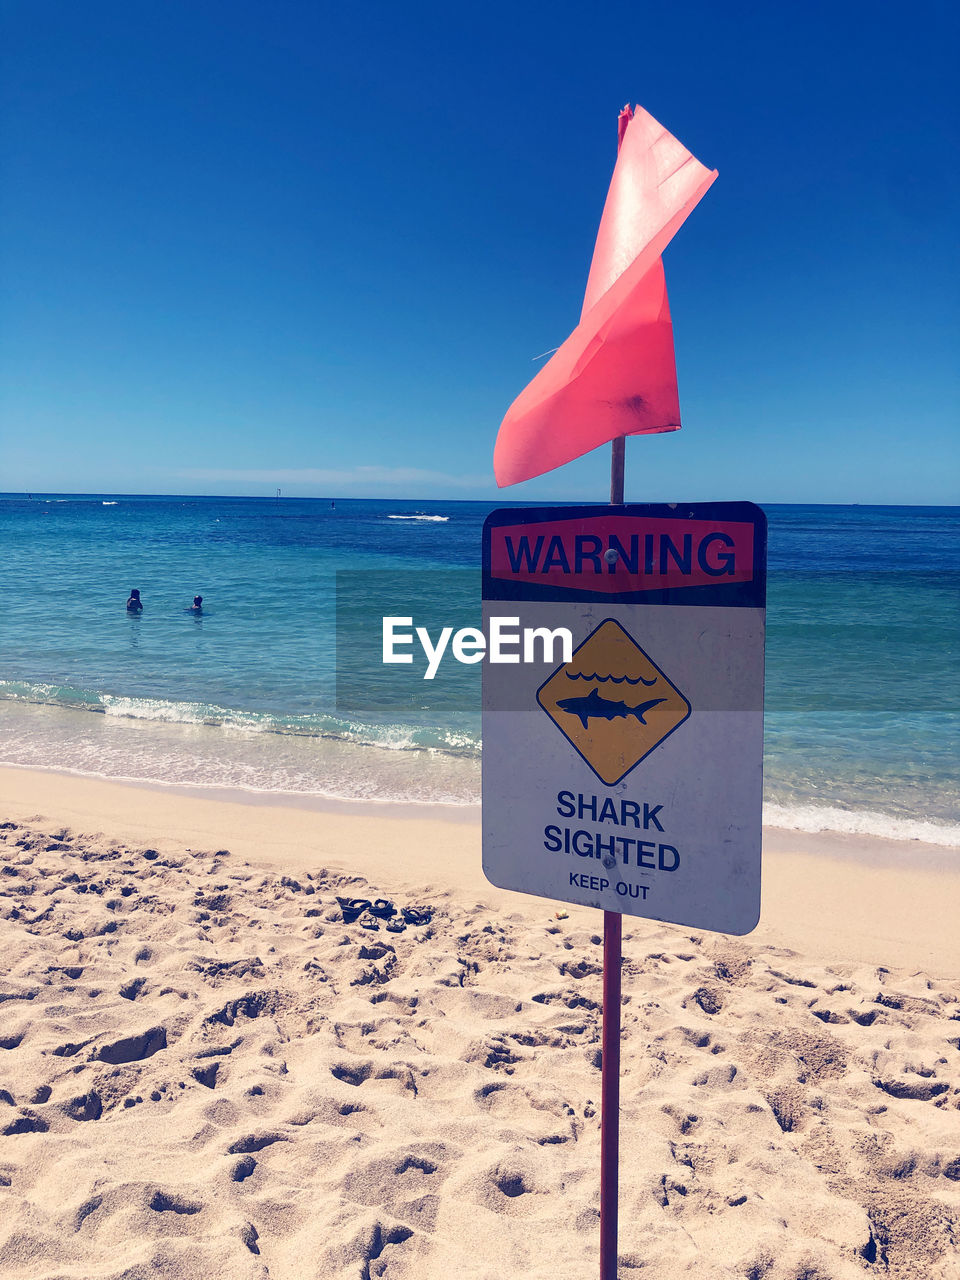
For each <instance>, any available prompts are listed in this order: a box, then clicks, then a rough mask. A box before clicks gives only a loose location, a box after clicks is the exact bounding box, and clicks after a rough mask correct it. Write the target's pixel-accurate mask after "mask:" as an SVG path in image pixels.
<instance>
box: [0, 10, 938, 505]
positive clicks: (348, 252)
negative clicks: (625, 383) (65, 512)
mask: <svg viewBox="0 0 960 1280" xmlns="http://www.w3.org/2000/svg"><path fill="white" fill-rule="evenodd" d="M956 13H957V10H956V6H952V5H948V4H946V3H943V4H940V3H930V2H929V0H919V3H914V4H913V5H911V6H910V7H909V8H908V9H905V8H904V7H903V5H901V4H897V5H894V4H889V3H871V4H867V3H860V2H858V0H853V2H849V3H843V4H836V3H830V4H826V3H819V2H814V3H805V4H802V5H800V4H795V5H791V4H787V5H757V4H749V5H746V4H736V3H734V4H729V3H728V4H724V5H717V4H715V3H709V4H708V3H702V4H695V3H686V4H684V3H677V4H672V5H667V4H658V5H655V6H654V5H650V4H643V3H636V2H634V3H630V4H617V3H611V4H606V5H596V4H594V5H587V4H577V5H573V4H563V3H558V2H557V0H554V2H553V3H549V4H541V3H516V0H515V2H514V3H499V0H495V2H493V3H485V4H483V5H470V6H467V5H451V4H449V3H445V4H439V3H438V4H430V5H426V4H417V3H408V4H404V5H399V4H397V3H396V2H395V0H393V2H392V3H389V4H382V3H377V2H375V0H368V2H367V3H364V4H363V5H343V4H336V5H334V4H332V3H293V2H290V0H273V2H272V3H269V4H268V3H266V2H263V3H255V4H254V3H245V2H244V0H230V2H229V3H226V2H221V0H204V2H203V3H200V4H197V3H195V0H190V2H189V3H184V2H183V0H164V3H162V4H159V3H157V4H136V5H131V4H130V3H129V2H128V0H124V2H123V3H119V2H118V3H104V2H102V0H87V3H84V4H82V5H78V4H75V3H73V2H72V0H71V2H69V3H68V2H65V0H46V2H44V3H39V4H28V3H24V2H23V0H19V2H13V0H4V2H3V3H2V4H0V15H2V26H0V47H2V49H3V53H2V55H0V56H2V65H0V82H2V89H0V93H2V118H0V164H2V169H3V172H4V181H3V192H2V195H0V271H2V281H0V286H2V288H0V415H2V417H0V488H2V489H5V490H8V491H9V490H21V489H24V490H35V491H68V492H70V491H73V492H79V491H121V492H141V493H164V492H165V493H234V494H259V493H264V494H267V493H272V492H273V491H274V489H275V488H276V486H278V485H280V486H281V487H282V488H283V490H284V492H285V493H289V494H291V495H293V494H317V495H329V494H333V495H336V496H348V495H352V496H370V497H377V496H398V497H410V498H417V497H424V498H426V497H460V498H471V497H490V496H493V495H494V494H495V493H496V489H495V486H494V482H493V477H492V468H491V459H492V451H493V443H494V439H495V436H496V430H497V427H498V425H499V422H500V419H501V418H502V416H503V413H504V412H505V410H506V408H507V406H508V405H509V403H510V402H511V401H512V399H513V398H514V396H515V395H516V394H517V393H518V392H519V391H520V390H521V388H522V387H523V386H524V384H525V383H526V382H527V381H528V380H529V379H530V377H532V376H533V374H534V373H535V371H536V369H537V368H538V367H539V366H538V364H537V363H536V361H535V357H536V356H538V355H539V354H540V353H542V352H544V351H546V350H548V349H550V348H553V347H555V346H557V345H558V344H559V343H560V342H561V341H562V340H563V339H564V338H565V337H566V335H567V333H568V332H569V331H570V330H571V329H572V327H573V326H574V324H575V323H576V320H577V318H578V315H579V308H580V302H581V299H582V294H583V287H584V284H585V281H586V274H587V269H588V266H589V261H590V255H591V252H592V248H593V240H594V236H595V233H596V228H597V223H598V221H599V216H600V212H601V209H602V206H603V200H604V196H605V194H606V188H607V184H608V181H609V177H610V172H611V168H612V165H613V160H614V157H615V150H616V117H617V112H618V110H619V108H620V107H621V106H622V105H623V103H624V102H626V101H627V100H628V99H629V100H631V101H634V102H640V103H642V104H643V105H644V106H645V107H646V108H647V109H648V110H649V111H651V112H652V113H653V114H654V115H655V116H657V118H658V119H660V120H661V121H662V122H663V123H664V124H665V125H666V126H667V127H668V128H669V129H670V130H671V131H672V132H673V133H675V134H676V135H677V136H678V137H679V138H680V139H681V140H682V141H683V142H685V143H686V145H687V146H688V147H690V149H691V150H692V151H693V152H694V154H695V155H697V157H698V158H699V159H701V160H702V161H703V162H704V163H705V164H707V165H708V166H710V167H712V168H717V169H719V171H720V177H719V179H718V181H717V182H716V183H715V184H714V186H713V187H712V188H711V190H710V191H709V192H708V194H707V196H706V197H705V199H704V200H703V202H702V204H701V205H700V206H699V207H698V208H697V209H696V210H695V211H694V213H693V215H692V216H691V217H690V219H689V221H688V222H687V223H686V225H685V226H684V227H683V228H682V229H681V231H680V233H679V234H678V236H677V238H676V239H675V240H674V242H673V244H672V245H671V246H670V248H669V249H668V250H667V253H666V255H665V259H664V260H665V265H666V270H667V283H668V287H669V290H670V300H671V309H672V312H673V319H674V331H675V341H676V347H677V364H678V371H679V378H680V397H681V406H682V412H683V420H684V429H683V430H682V431H681V432H679V433H676V434H672V435H665V436H658V437H647V438H638V439H635V440H632V441H630V442H628V449H627V485H626V493H627V497H628V498H631V499H634V500H643V499H652V500H659V499H672V498H678V499H710V498H717V499H720V498H750V499H754V500H757V501H761V502H762V501H768V502H775V501H786V502H790V501H822V502H844V501H853V502H871V501H872V502H911V503H912V502H916V503H924V502H929V503H937V502H953V501H956V498H957V493H958V483H957V481H958V467H957V452H958V451H957V443H956V441H957V424H958V405H960V396H958V386H957V365H956V352H957V351H958V350H960V333H958V330H960V323H958V306H957V299H958V296H960V294H958V279H957V249H956V235H955V229H956V225H957V222H958V214H960V209H958V205H960V200H958V187H960V182H958V168H957V163H956V156H957V103H956V94H955V90H954V89H953V88H952V86H953V85H954V84H955V65H954V57H955V50H956V47H957V36H958V31H957V26H958V23H957V17H956ZM608 467H609V463H608V456H607V451H606V450H603V451H599V452H597V453H594V454H592V455H590V456H589V457H588V458H586V459H583V460H581V461H578V462H576V463H573V464H571V465H570V466H567V467H565V468H562V469H561V470H559V471H556V472H553V473H551V474H550V475H548V476H545V477H542V478H541V479H539V480H536V481H532V482H529V483H528V484H525V485H520V486H516V487H514V488H513V489H509V490H506V491H504V496H505V497H509V498H524V497H527V498H531V499H547V498H560V499H570V500H592V499H594V498H596V499H598V500H602V499H603V498H604V496H605V491H606V484H607V473H608Z"/></svg>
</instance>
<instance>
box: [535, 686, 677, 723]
mask: <svg viewBox="0 0 960 1280" xmlns="http://www.w3.org/2000/svg"><path fill="white" fill-rule="evenodd" d="M665 701H666V699H665V698H652V699H651V700H650V701H649V702H641V703H640V705H639V706H638V707H631V706H628V705H627V703H626V702H614V701H613V700H612V699H610V698H601V697H600V692H599V690H597V689H591V690H590V693H589V694H588V696H587V697H585V698H560V699H558V701H557V706H558V708H559V709H560V710H561V711H565V712H566V713H567V715H568V716H576V717H577V719H578V720H579V721H580V723H581V724H582V725H583V727H584V729H586V728H587V721H588V720H617V719H620V718H623V719H626V717H627V716H636V718H637V720H639V722H640V723H641V724H643V725H645V724H646V723H647V722H646V720H644V718H643V717H644V716H645V715H646V713H647V712H648V711H649V710H650V709H651V708H652V707H657V706H659V705H660V703H661V702H665Z"/></svg>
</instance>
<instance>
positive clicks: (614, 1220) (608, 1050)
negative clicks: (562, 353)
mask: <svg viewBox="0 0 960 1280" xmlns="http://www.w3.org/2000/svg"><path fill="white" fill-rule="evenodd" d="M625 129H626V126H625V125H623V126H622V127H621V129H620V137H619V143H621V144H622V142H623V134H624V132H625ZM626 449H627V441H626V437H625V436H617V437H616V439H614V440H613V442H612V445H611V453H610V505H611V506H612V507H618V506H621V505H622V504H623V471H624V461H625V455H626ZM622 949H623V916H622V915H621V914H620V912H619V911H604V913H603V996H602V998H601V1017H602V1019H603V1023H602V1028H601V1032H600V1280H617V1237H618V1230H619V1221H620V1011H621V1006H622V1003H623V1001H622V999H621V993H620V974H621V964H622V959H621V954H622Z"/></svg>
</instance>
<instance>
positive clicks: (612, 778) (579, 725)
mask: <svg viewBox="0 0 960 1280" xmlns="http://www.w3.org/2000/svg"><path fill="white" fill-rule="evenodd" d="M537 701H538V702H539V703H540V705H541V707H543V709H544V711H546V713H547V715H548V716H549V717H550V718H551V720H553V722H554V724H555V725H556V726H557V728H558V729H559V730H560V732H561V733H562V734H564V735H565V737H566V738H567V739H568V741H569V742H570V743H571V745H572V746H573V747H574V748H575V749H576V750H577V751H578V752H579V753H580V755H581V756H583V758H584V760H586V762H587V764H588V765H589V766H590V768H591V769H592V770H593V771H594V773H595V774H596V775H597V777H598V778H599V779H600V781H601V782H605V783H607V784H608V785H609V786H613V785H614V784H616V783H618V782H620V781H621V779H623V778H625V777H626V775H627V774H628V773H629V772H630V770H631V769H635V768H636V766H637V765H638V764H639V763H640V761H641V760H643V759H644V758H645V757H646V756H648V755H649V754H650V752H651V751H653V749H654V748H655V747H657V746H659V745H660V743H661V742H663V741H664V739H665V738H667V737H669V735H670V734H671V733H673V731H674V729H676V728H677V726H678V725H681V724H682V723H683V722H684V720H686V718H687V716H689V714H690V703H689V702H688V701H687V700H686V698H685V697H684V696H683V694H682V693H681V692H680V690H679V689H678V688H677V687H676V685H674V684H672V683H671V682H670V680H669V679H668V678H667V676H666V675H665V674H664V673H663V672H662V671H661V670H660V668H659V667H658V666H657V665H656V663H655V662H654V661H653V659H652V658H650V656H649V655H648V654H646V653H644V651H643V650H642V649H641V648H640V646H639V645H638V644H637V642H636V641H635V640H634V639H633V637H632V636H630V635H629V634H628V633H627V632H626V631H625V630H624V629H623V627H621V625H620V623H619V622H616V621H615V620H614V619H613V618H607V619H606V620H605V621H604V622H601V624H600V626H599V627H597V629H596V631H593V632H591V634H590V635H589V636H588V637H587V639H586V640H584V642H583V644H582V645H581V646H580V648H579V649H577V651H576V653H574V655H573V660H572V661H571V662H567V663H565V664H564V665H563V666H561V667H558V668H557V670H556V671H555V672H554V673H553V675H552V676H551V677H550V679H549V680H547V682H546V683H545V684H543V685H542V686H541V687H540V689H539V690H538V691H537ZM621 721H622V722H623V723H622V724H621V723H620V722H621Z"/></svg>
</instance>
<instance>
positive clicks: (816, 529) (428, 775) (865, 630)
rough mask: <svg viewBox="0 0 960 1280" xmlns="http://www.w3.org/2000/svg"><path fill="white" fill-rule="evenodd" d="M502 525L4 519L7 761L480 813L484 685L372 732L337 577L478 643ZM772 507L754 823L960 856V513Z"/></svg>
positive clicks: (387, 514)
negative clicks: (339, 622) (384, 593)
mask: <svg viewBox="0 0 960 1280" xmlns="http://www.w3.org/2000/svg"><path fill="white" fill-rule="evenodd" d="M494 505H507V504H503V503H500V504H492V503H468V502H439V503H424V502H421V503H402V502H377V501H347V500H341V501H337V503H336V507H335V508H334V507H332V506H331V504H330V502H329V501H318V500H296V499H282V500H281V501H279V502H276V501H273V500H266V499H221V498H136V497H123V496H112V497H111V496H109V495H92V496H89V497H62V496H60V497H58V496H56V495H49V496H48V495H42V496H39V497H36V496H35V497H33V498H32V499H26V498H25V497H22V496H20V497H16V496H8V497H6V498H0V537H2V545H3V548H4V564H3V574H2V582H0V618H2V632H0V635H2V652H0V760H2V761H4V762H8V763H16V764H25V765H50V766H55V767H59V768H64V769H72V770H76V771H78V772H80V773H87V774H96V775H99V776H107V777H126V778H138V779H146V780H150V781H159V782H175V783H178V784H188V785H197V786H227V787H243V788H248V789H251V790H263V791H275V792H294V793H303V794H311V795H320V796H337V797H343V798H366V799H375V800H394V801H405V800H406V801H409V800H412V799H413V800H422V801H430V800H433V801H440V802H444V803H452V804H463V803H471V802H475V801H476V799H477V798H478V794H479V768H478V757H479V752H480V749H481V743H480V726H479V696H478V690H479V684H478V680H476V679H475V678H473V677H472V676H471V675H470V674H469V673H466V674H465V675H464V683H463V687H462V689H461V690H460V691H459V695H458V697H457V698H455V699H453V700H452V701H451V702H449V703H448V704H446V705H442V706H440V708H439V710H438V708H437V706H436V705H431V704H430V703H429V702H428V701H427V700H426V699H425V698H421V697H420V696H419V695H418V696H416V697H412V698H411V700H410V704H409V706H408V707H406V708H404V710H403V713H402V714H401V715H396V714H394V715H393V716H392V717H387V718H384V717H383V716H378V715H377V714H375V713H374V712H373V711H371V710H369V708H370V706H371V705H372V700H371V689H372V688H373V685H374V684H375V682H376V680H377V679H380V678H382V677H383V675H384V673H383V672H382V671H350V669H349V664H345V663H343V662H341V664H340V665H341V669H340V673H339V674H340V679H339V683H338V679H337V676H338V671H337V661H336V654H337V647H336V625H335V619H336V607H335V606H336V575H337V573H338V572H339V573H341V574H346V575H349V577H350V580H351V583H352V585H353V588H354V593H356V591H357V590H358V589H359V590H361V591H362V589H363V584H364V583H365V582H368V581H369V582H374V581H377V580H378V579H382V578H383V577H384V576H385V575H386V576H387V577H389V578H390V579H391V580H393V581H394V582H395V584H396V585H397V589H398V590H399V591H400V593H401V594H402V596H403V598H405V599H409V600H410V608H409V610H408V611H409V612H412V613H414V614H416V615H417V616H418V617H419V616H420V615H421V614H425V613H427V612H429V611H430V610H431V609H433V610H434V611H436V608H437V604H438V596H440V597H442V601H441V603H442V604H443V606H444V608H445V609H446V610H447V612H449V613H450V614H451V617H450V619H449V620H450V621H451V622H454V623H457V624H458V625H468V624H470V623H471V622H472V621H473V618H474V616H475V613H476V599H475V597H476V592H477V589H478V578H477V576H476V569H477V566H478V562H479V550H480V530H481V526H482V523H483V519H484V517H485V515H486V514H487V512H488V511H489V510H490V509H491V508H492V506H494ZM766 510H767V514H768V517H769V520H770V577H769V600H768V654H767V714H766V744H767V749H766V798H767V819H768V821H772V822H774V823H775V824H778V825H784V826H803V827H807V828H809V829H817V828H820V827H828V828H832V829H838V830H862V831H865V832H873V833H877V834H887V835H895V836H896V835H899V836H903V837H905V838H916V837H921V838H923V837H926V838H932V836H933V837H936V838H939V839H944V840H947V841H948V842H951V843H958V842H960V840H958V836H960V804H958V799H960V795H958V781H957V779H958V777H960V769H958V764H960V760H958V747H957V741H958V735H957V727H958V718H960V715H958V713H960V706H958V703H960V697H958V681H957V676H956V655H957V648H958V646H957V640H958V613H957V599H958V593H957V586H958V570H957V568H956V567H955V566H956V564H957V551H958V543H960V536H958V535H960V510H958V509H957V508H905V507H882V508H880V507H815V506H810V507H801V506H789V507H787V506H773V507H768V508H766ZM341 582H342V579H341ZM358 584H359V586H358ZM131 587H138V588H139V589H140V590H141V592H142V597H143V601H144V612H143V614H142V615H141V616H131V615H128V614H127V613H126V610H125V608H124V602H125V600H126V597H127V594H128V591H129V589H130V588H131ZM198 592H199V593H201V594H202V595H203V596H204V610H203V614H202V616H200V617H197V616H194V615H192V614H191V613H190V612H189V611H188V607H189V604H190V602H191V600H192V598H193V596H194V595H195V594H196V593H198ZM375 603H376V602H375V601H371V604H375ZM461 619H462V622H461ZM342 639H343V637H342V636H341V641H342ZM91 713H96V714H91ZM929 824H934V828H935V829H934V830H933V832H932V836H931V830H930V826H929Z"/></svg>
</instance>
